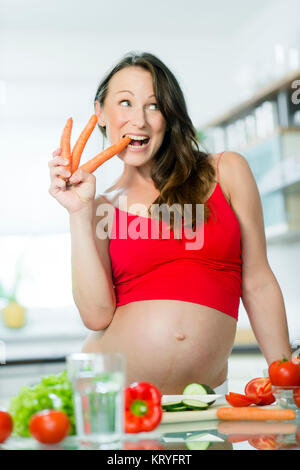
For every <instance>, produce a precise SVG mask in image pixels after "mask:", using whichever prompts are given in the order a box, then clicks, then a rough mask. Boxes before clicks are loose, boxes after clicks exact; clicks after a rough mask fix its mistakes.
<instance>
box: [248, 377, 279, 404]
mask: <svg viewBox="0 0 300 470" xmlns="http://www.w3.org/2000/svg"><path fill="white" fill-rule="evenodd" d="M245 394H246V395H247V396H248V397H249V398H251V400H252V401H253V403H255V404H256V405H271V403H274V401H275V397H274V395H273V394H272V383H271V380H270V379H269V377H257V378H256V379H252V380H250V382H248V383H247V385H246V387H245Z"/></svg>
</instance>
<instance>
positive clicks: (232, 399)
mask: <svg viewBox="0 0 300 470" xmlns="http://www.w3.org/2000/svg"><path fill="white" fill-rule="evenodd" d="M225 398H226V400H227V401H228V403H229V404H230V405H231V406H249V405H252V403H253V401H252V400H251V398H249V397H247V396H246V395H242V394H240V393H233V392H229V394H228V395H225Z"/></svg>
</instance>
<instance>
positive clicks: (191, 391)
mask: <svg viewBox="0 0 300 470" xmlns="http://www.w3.org/2000/svg"><path fill="white" fill-rule="evenodd" d="M182 393H183V395H215V394H216V392H215V391H214V390H213V389H212V388H211V387H210V386H209V385H206V384H199V383H196V382H194V383H191V384H189V385H187V386H186V387H185V389H184V390H183V392H182ZM215 401H216V400H212V401H210V402H208V405H212V404H213V403H214V402H215Z"/></svg>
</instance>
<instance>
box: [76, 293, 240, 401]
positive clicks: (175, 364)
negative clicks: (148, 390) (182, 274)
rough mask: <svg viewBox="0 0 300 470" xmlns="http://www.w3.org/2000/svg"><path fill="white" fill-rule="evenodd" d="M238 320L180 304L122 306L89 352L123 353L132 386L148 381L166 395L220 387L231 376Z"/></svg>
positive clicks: (91, 343) (89, 342)
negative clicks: (197, 384) (194, 387)
mask: <svg viewBox="0 0 300 470" xmlns="http://www.w3.org/2000/svg"><path fill="white" fill-rule="evenodd" d="M235 331H236V320H235V319H234V318H233V317H231V316H229V315H227V314H225V313H223V312H220V311H218V310H215V309H213V308H210V307H206V306H202V305H198V304H195V303H190V302H183V301H177V300H146V301H139V302H132V303H130V304H127V305H122V306H120V307H117V309H116V311H115V314H114V317H113V320H112V321H111V323H110V324H109V326H108V327H107V329H105V330H103V331H99V332H92V333H91V334H90V335H89V336H88V338H87V340H86V341H85V343H84V345H83V348H82V351H83V352H122V353H124V354H125V356H126V385H129V384H131V383H132V382H135V381H147V382H151V383H153V384H154V385H156V386H157V387H158V388H159V389H160V391H161V392H162V393H163V394H181V393H182V391H183V389H184V387H185V386H186V385H187V384H189V383H191V382H200V383H206V384H207V385H210V386H211V387H213V388H214V387H217V386H218V385H220V384H221V383H222V382H224V380H225V379H226V377H227V360H228V356H229V354H230V352H231V349H232V345H233V341H234V337H235Z"/></svg>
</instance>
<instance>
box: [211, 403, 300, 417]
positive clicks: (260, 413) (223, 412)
mask: <svg viewBox="0 0 300 470" xmlns="http://www.w3.org/2000/svg"><path fill="white" fill-rule="evenodd" d="M217 418H219V419H221V420H223V421H239V420H241V421H252V420H253V421H267V420H275V421H276V420H293V419H295V418H296V412H295V411H294V410H290V409H280V408H276V409H271V408H267V409H266V408H265V409H263V408H262V407H258V406H249V407H248V406H246V407H240V408H231V407H229V406H226V407H222V408H218V409H217Z"/></svg>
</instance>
